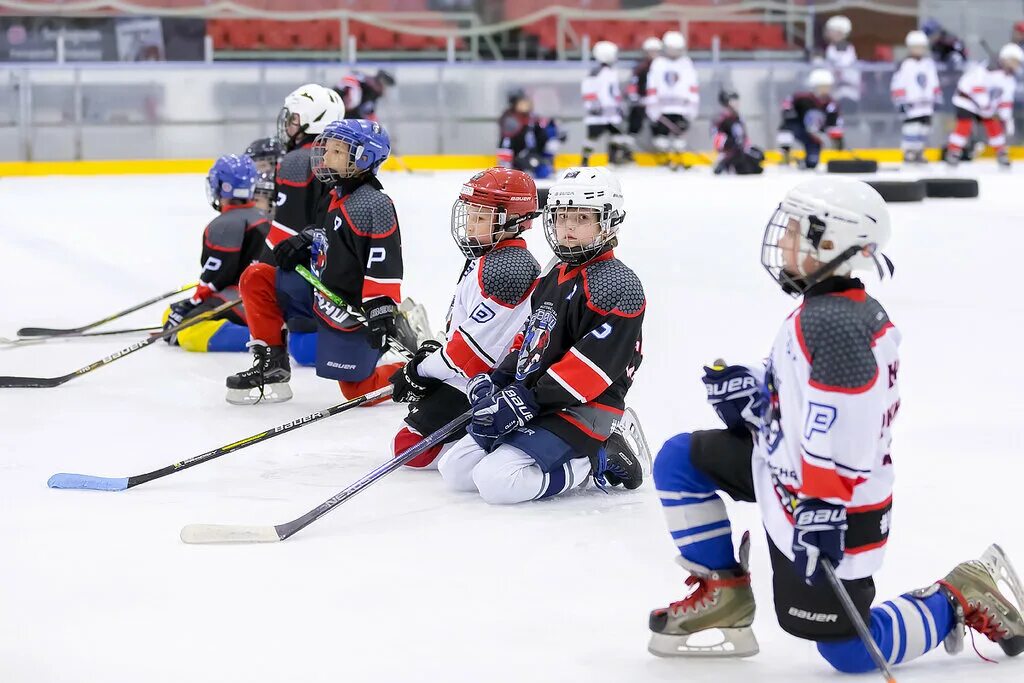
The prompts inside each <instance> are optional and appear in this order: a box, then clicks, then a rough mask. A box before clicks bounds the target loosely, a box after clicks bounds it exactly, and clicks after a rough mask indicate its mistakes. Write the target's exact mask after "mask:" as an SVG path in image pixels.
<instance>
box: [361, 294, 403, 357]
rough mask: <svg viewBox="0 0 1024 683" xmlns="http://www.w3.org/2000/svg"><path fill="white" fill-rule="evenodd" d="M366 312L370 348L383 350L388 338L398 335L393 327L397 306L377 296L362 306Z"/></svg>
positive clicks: (384, 297)
mask: <svg viewBox="0 0 1024 683" xmlns="http://www.w3.org/2000/svg"><path fill="white" fill-rule="evenodd" d="M363 310H364V311H366V327H367V328H369V329H368V330H367V333H366V337H367V340H368V341H369V342H370V348H373V349H380V350H383V349H384V348H385V347H386V346H387V345H388V337H394V336H395V335H396V334H397V333H398V328H397V327H396V326H395V314H396V313H398V306H396V305H395V302H394V301H392V300H391V299H389V298H388V297H386V296H378V297H377V298H376V299H370V300H369V301H367V302H366V303H365V304H363Z"/></svg>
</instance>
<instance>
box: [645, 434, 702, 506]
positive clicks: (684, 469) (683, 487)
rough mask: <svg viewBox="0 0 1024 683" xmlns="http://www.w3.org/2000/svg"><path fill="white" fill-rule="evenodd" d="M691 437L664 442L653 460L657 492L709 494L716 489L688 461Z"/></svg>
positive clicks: (677, 437) (675, 437) (684, 436)
mask: <svg viewBox="0 0 1024 683" xmlns="http://www.w3.org/2000/svg"><path fill="white" fill-rule="evenodd" d="M691 445H692V435H691V434H690V433H689V432H683V433H682V434H677V435H676V436H673V437H672V438H671V439H669V440H668V441H666V442H665V445H663V446H662V447H661V450H660V451H658V457H656V458H655V459H654V467H653V473H652V474H653V475H654V487H655V488H656V489H657V490H658V491H688V492H691V493H711V492H712V491H715V490H716V489H717V487H716V486H715V484H714V482H712V481H711V480H710V479H708V477H707V476H705V475H704V474H702V473H701V472H700V470H698V469H697V468H696V467H694V465H693V461H692V460H691V459H690V452H691Z"/></svg>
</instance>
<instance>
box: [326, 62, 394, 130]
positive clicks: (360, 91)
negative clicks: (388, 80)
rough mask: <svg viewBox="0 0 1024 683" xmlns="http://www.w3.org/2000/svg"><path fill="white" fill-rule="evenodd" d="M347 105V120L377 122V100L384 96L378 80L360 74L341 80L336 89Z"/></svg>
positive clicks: (347, 76) (350, 75)
mask: <svg viewBox="0 0 1024 683" xmlns="http://www.w3.org/2000/svg"><path fill="white" fill-rule="evenodd" d="M334 90H335V92H337V93H338V94H339V95H341V99H342V101H343V102H344V103H345V118H346V119H369V120H371V121H376V120H377V100H379V99H380V98H381V97H382V96H383V95H384V91H383V90H382V89H381V86H380V84H379V83H377V80H376V79H375V78H374V77H372V76H367V75H366V74H362V73H359V72H355V73H350V74H347V75H346V76H344V77H343V78H342V79H341V82H340V83H338V86H337V87H336V88H335V89H334Z"/></svg>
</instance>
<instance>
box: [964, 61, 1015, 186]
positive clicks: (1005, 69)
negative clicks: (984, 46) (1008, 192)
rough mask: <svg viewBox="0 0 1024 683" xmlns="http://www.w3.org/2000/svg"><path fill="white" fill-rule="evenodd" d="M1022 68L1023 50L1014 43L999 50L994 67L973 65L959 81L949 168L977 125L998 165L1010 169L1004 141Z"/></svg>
mask: <svg viewBox="0 0 1024 683" xmlns="http://www.w3.org/2000/svg"><path fill="white" fill-rule="evenodd" d="M1021 64H1024V50H1022V49H1021V47H1020V46H1019V45H1017V44H1016V43H1007V44H1006V45H1004V46H1003V47H1002V48H1001V49H1000V50H999V57H998V59H997V60H996V63H995V64H987V63H982V64H975V65H974V66H972V67H970V68H969V69H968V70H967V71H966V72H964V75H963V76H961V77H960V81H959V82H958V83H957V85H956V94H954V95H953V107H954V109H955V110H956V128H954V129H953V132H952V133H950V134H949V141H948V142H947V143H946V155H945V160H946V163H948V164H950V165H951V166H955V165H956V164H957V163H959V161H960V155H961V153H962V152H963V150H964V147H965V146H966V145H967V141H968V139H969V138H970V135H971V129H972V128H973V127H974V123H975V122H976V121H977V122H980V123H981V125H982V126H984V127H985V133H986V135H988V144H989V147H992V148H993V149H994V150H995V152H996V159H997V160H998V162H999V165H1000V166H1003V167H1009V166H1010V152H1009V150H1008V149H1007V146H1006V137H1007V136H1008V135H1010V136H1012V135H1013V133H1014V128H1015V125H1014V121H1013V95H1014V92H1015V90H1016V88H1017V81H1016V77H1015V74H1016V73H1017V71H1019V70H1020V67H1021Z"/></svg>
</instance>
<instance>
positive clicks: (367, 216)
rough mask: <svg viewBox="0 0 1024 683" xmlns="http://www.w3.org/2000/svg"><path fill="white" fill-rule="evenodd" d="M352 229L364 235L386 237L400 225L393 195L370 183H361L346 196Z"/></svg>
mask: <svg viewBox="0 0 1024 683" xmlns="http://www.w3.org/2000/svg"><path fill="white" fill-rule="evenodd" d="M343 206H344V209H345V212H346V213H347V214H348V217H349V219H350V220H351V221H352V230H353V231H354V232H355V233H356V234H357V235H361V236H363V237H385V236H387V235H390V234H391V233H392V232H394V231H395V228H397V227H398V219H397V217H396V216H395V205H394V204H393V203H392V202H391V197H389V196H387V195H386V194H384V193H383V192H381V191H380V190H378V189H376V188H374V187H372V186H370V185H360V186H359V187H358V188H356V190H355V192H353V193H352V194H350V195H349V196H348V197H346V198H345V203H344V205H343Z"/></svg>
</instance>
